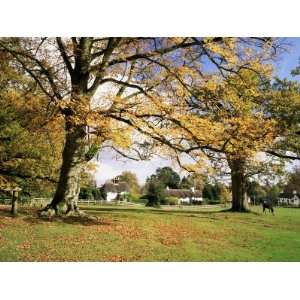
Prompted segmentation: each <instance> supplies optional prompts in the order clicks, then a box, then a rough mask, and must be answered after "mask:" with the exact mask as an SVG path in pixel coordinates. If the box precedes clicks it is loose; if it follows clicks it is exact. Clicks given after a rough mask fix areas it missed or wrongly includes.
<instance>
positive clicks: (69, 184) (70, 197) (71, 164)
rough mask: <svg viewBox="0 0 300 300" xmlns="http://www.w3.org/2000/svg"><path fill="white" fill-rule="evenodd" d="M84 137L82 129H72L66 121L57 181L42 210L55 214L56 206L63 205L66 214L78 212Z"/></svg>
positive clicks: (83, 158)
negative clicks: (65, 207) (50, 196)
mask: <svg viewBox="0 0 300 300" xmlns="http://www.w3.org/2000/svg"><path fill="white" fill-rule="evenodd" d="M84 137H85V131H84V128H82V127H74V126H72V125H71V123H70V122H68V121H66V138H65V145H64V149H63V154H62V166H61V170H60V176H59V181H58V184H57V187H56V192H55V194H54V197H53V199H52V201H51V203H50V204H49V205H47V206H46V207H45V209H44V210H49V209H53V210H54V211H55V213H57V212H58V205H62V204H65V205H66V206H67V211H66V213H69V212H71V211H78V206H77V202H78V197H79V191H80V172H81V168H82V163H83V162H84V160H85V157H84V155H85V149H84Z"/></svg>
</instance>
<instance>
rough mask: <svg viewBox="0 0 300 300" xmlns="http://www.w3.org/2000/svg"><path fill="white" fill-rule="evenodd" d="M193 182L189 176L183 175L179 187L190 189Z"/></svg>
mask: <svg viewBox="0 0 300 300" xmlns="http://www.w3.org/2000/svg"><path fill="white" fill-rule="evenodd" d="M193 186H194V185H193V182H192V180H190V178H189V177H186V176H183V177H182V179H181V182H180V185H179V187H180V188H181V189H190V188H191V187H193Z"/></svg>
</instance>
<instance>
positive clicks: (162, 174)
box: [153, 167, 180, 189]
mask: <svg viewBox="0 0 300 300" xmlns="http://www.w3.org/2000/svg"><path fill="white" fill-rule="evenodd" d="M153 177H154V178H156V179H157V180H158V181H159V182H160V183H161V184H162V185H163V186H164V187H167V186H168V187H170V188H172V189H177V188H179V183H180V176H179V175H178V173H176V172H175V171H174V170H173V169H172V168H170V167H163V168H158V169H157V170H156V173H155V174H154V176H153Z"/></svg>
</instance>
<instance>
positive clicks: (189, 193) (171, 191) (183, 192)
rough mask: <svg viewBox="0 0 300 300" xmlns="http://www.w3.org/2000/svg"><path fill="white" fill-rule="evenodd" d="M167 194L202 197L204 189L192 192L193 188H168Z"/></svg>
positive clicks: (179, 196) (181, 196)
mask: <svg viewBox="0 0 300 300" xmlns="http://www.w3.org/2000/svg"><path fill="white" fill-rule="evenodd" d="M165 194H166V196H169V197H170V196H172V197H177V198H187V197H188V198H190V197H197V198H200V197H202V191H200V190H195V191H194V192H192V190H189V189H166V190H165Z"/></svg>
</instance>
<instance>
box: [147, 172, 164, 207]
mask: <svg viewBox="0 0 300 300" xmlns="http://www.w3.org/2000/svg"><path fill="white" fill-rule="evenodd" d="M146 196H147V199H148V202H147V204H146V206H154V207H159V206H160V202H161V201H162V200H163V199H164V197H165V193H164V186H163V184H162V183H161V182H159V181H158V180H156V179H154V178H152V179H151V180H149V182H148V183H147V194H146Z"/></svg>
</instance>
